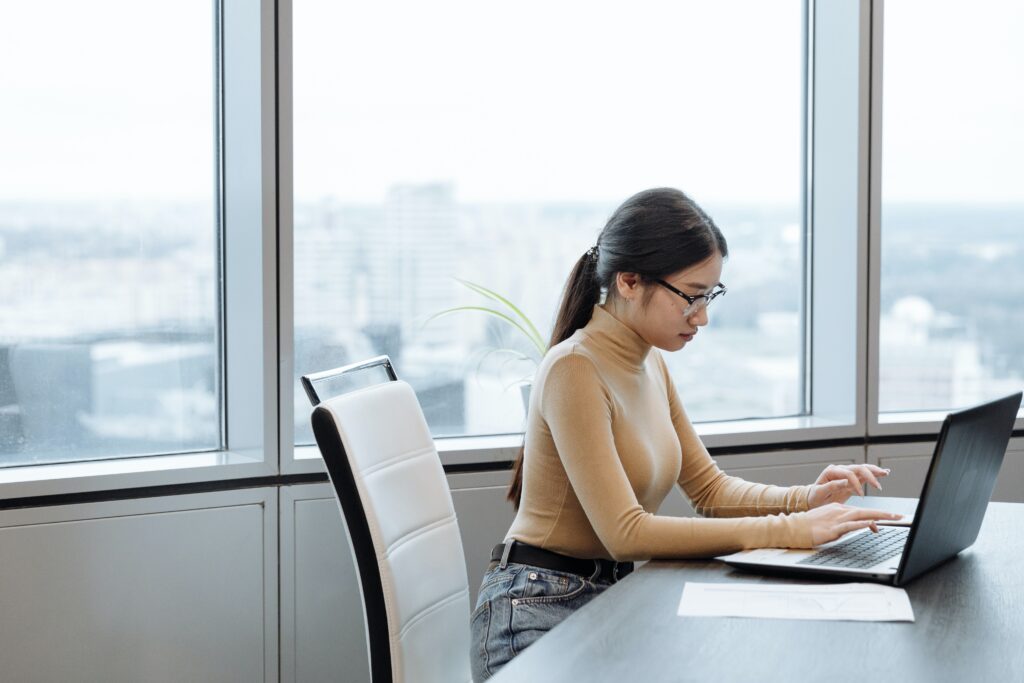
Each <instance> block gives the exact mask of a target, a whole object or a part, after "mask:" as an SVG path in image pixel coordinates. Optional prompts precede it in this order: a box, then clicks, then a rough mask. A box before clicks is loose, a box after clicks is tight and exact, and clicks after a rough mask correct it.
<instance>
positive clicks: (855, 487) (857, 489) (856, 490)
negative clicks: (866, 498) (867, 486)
mask: <svg viewBox="0 0 1024 683" xmlns="http://www.w3.org/2000/svg"><path fill="white" fill-rule="evenodd" d="M843 473H844V475H845V476H846V481H847V482H848V483H849V485H850V489H851V490H852V491H853V493H851V495H854V496H861V495H864V490H863V489H862V488H861V483H860V479H858V478H857V475H856V474H855V473H854V472H853V471H852V470H848V469H844V470H843Z"/></svg>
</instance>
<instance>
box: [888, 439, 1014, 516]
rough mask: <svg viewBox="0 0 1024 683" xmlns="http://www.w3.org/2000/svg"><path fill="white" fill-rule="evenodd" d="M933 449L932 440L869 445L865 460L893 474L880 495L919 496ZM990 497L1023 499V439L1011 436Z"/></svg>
mask: <svg viewBox="0 0 1024 683" xmlns="http://www.w3.org/2000/svg"><path fill="white" fill-rule="evenodd" d="M934 450H935V444H934V442H933V443H905V444H886V445H883V446H870V447H868V462H870V463H873V464H875V465H878V466H879V467H888V468H890V469H892V474H890V475H889V476H888V477H886V480H885V482H884V483H883V484H882V486H883V488H884V489H885V490H884V491H883V492H882V493H881V495H885V496H905V497H908V498H917V497H918V496H920V495H921V487H922V486H924V480H925V477H926V476H928V466H929V464H930V463H931V460H932V453H933V451H934ZM992 500H995V501H1001V502H1009V503H1024V439H1011V441H1010V445H1009V448H1008V449H1007V451H1006V457H1005V458H1004V459H1003V466H1002V468H1001V469H1000V470H999V478H998V479H997V480H996V488H995V491H993V492H992Z"/></svg>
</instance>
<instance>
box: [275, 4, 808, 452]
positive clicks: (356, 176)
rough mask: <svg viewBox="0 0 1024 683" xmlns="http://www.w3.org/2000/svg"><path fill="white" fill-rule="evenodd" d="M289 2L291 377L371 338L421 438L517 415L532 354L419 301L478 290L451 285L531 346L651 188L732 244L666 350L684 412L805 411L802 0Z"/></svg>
mask: <svg viewBox="0 0 1024 683" xmlns="http://www.w3.org/2000/svg"><path fill="white" fill-rule="evenodd" d="M293 11H294V51H293V54H294V121H295V126H294V168H295V173H294V177H295V213H294V250H295V257H294V259H295V260H294V265H295V268H294V270H295V283H294V292H295V376H296V378H297V377H298V376H300V375H302V374H305V373H308V372H313V371H317V370H323V369H326V368H329V367H334V366H338V365H342V364H344V363H348V362H353V361H355V360H360V359H362V358H365V357H368V356H371V355H373V354H376V353H387V354H389V355H390V356H391V357H392V359H393V360H394V361H395V364H396V368H397V370H398V373H399V376H400V377H403V378H404V379H406V380H408V381H409V382H410V383H411V384H412V385H413V387H414V388H415V389H416V390H417V393H418V395H419V398H420V402H421V404H422V406H423V409H424V412H425V413H426V416H427V419H428V422H429V423H430V425H431V428H432V430H433V432H434V434H435V436H459V435H467V434H474V435H477V434H496V433H513V432H518V431H521V429H522V422H523V415H524V409H523V398H522V392H521V390H520V386H521V385H522V383H523V380H524V378H528V377H530V376H531V375H532V372H533V368H534V363H535V359H536V358H537V357H538V356H539V350H537V349H535V348H534V347H533V346H531V345H530V344H529V343H528V341H527V340H526V339H525V338H524V336H523V335H521V334H518V333H517V332H516V331H515V330H514V329H513V328H512V327H511V326H509V325H507V324H505V323H503V322H502V321H501V320H499V319H498V318H496V317H494V316H489V315H486V314H482V313H479V312H469V311H467V312H460V313H453V314H450V315H445V316H442V317H438V318H433V319H432V316H433V315H435V314H437V313H439V312H441V311H444V310H447V309H450V308H453V307H458V306H486V305H492V304H493V302H492V301H489V300H488V299H487V298H485V297H483V296H481V295H480V294H479V293H477V292H474V291H473V289H472V288H471V287H468V286H465V285H463V284H460V282H459V281H458V280H463V281H465V282H469V283H474V284H477V285H480V286H483V287H486V288H487V289H489V290H492V291H494V292H496V293H499V294H501V295H502V296H504V297H506V298H507V299H508V300H510V301H511V302H513V303H514V304H515V305H516V306H517V307H519V308H520V309H521V310H522V311H523V312H524V313H525V314H526V315H527V316H528V317H529V318H530V319H531V320H532V321H533V322H534V323H535V325H536V327H537V328H539V330H540V337H541V338H542V339H543V340H544V341H545V342H546V340H547V334H548V332H549V330H550V327H551V324H552V322H553V315H554V312H555V309H556V306H557V304H558V300H559V297H560V293H561V287H562V285H563V283H564V280H565V278H566V276H567V275H568V273H569V270H570V268H571V266H572V264H573V263H574V262H575V260H576V259H577V258H578V257H579V256H580V255H581V254H582V253H583V252H584V251H585V250H586V249H587V248H588V247H590V246H591V245H592V244H593V243H594V240H595V238H596V236H597V234H598V232H599V231H600V229H601V228H602V226H603V225H604V222H605V221H606V219H607V217H608V215H609V214H610V213H611V211H612V210H613V209H614V207H615V206H616V205H617V204H618V203H620V202H621V201H623V200H624V199H626V198H627V197H628V196H629V195H630V194H632V193H633V192H636V191H639V190H641V189H644V188H647V187H655V186H661V185H670V186H675V187H679V188H681V189H683V190H684V191H686V192H687V193H689V194H690V195H691V196H692V197H694V198H695V199H696V200H697V201H698V203H700V204H701V205H702V206H703V207H704V208H705V209H706V210H708V211H709V213H710V214H711V215H712V216H713V217H714V218H715V220H716V222H717V223H718V224H719V226H720V227H721V228H722V229H723V231H724V232H725V234H726V237H727V239H728V240H729V242H730V250H731V258H730V261H729V263H728V264H727V265H726V270H725V275H724V279H725V281H726V283H727V284H728V285H729V295H728V296H727V297H726V298H725V299H724V300H723V301H722V302H721V304H718V303H716V306H715V307H714V309H713V310H712V324H711V325H710V326H709V329H708V330H707V331H706V332H702V335H701V337H700V338H699V341H698V343H697V344H696V345H694V346H692V348H688V349H687V350H686V351H685V352H683V353H679V354H670V355H667V359H668V360H669V362H670V365H671V367H672V369H673V372H674V374H675V376H676V378H677V382H678V384H679V386H680V390H681V392H682V394H683V397H684V400H685V402H686V404H687V408H688V410H689V412H690V414H691V415H692V416H693V417H694V418H695V419H701V420H718V419H728V418H741V417H752V416H754V417H766V416H781V415H792V414H800V413H802V412H803V411H804V410H805V406H804V398H803V394H802V391H801V385H802V383H803V379H802V377H801V367H802V362H801V356H802V345H801V339H802V336H803V324H802V313H801V303H800V302H801V300H802V296H803V289H802V287H803V284H802V283H803V275H802V270H801V264H802V257H801V255H802V250H803V239H802V235H803V230H802V227H801V226H802V210H801V196H802V195H801V191H802V181H801V157H802V144H801V142H802V140H801V136H802V130H801V112H802V106H803V102H802V93H801V87H802V80H801V79H802V35H801V21H802V12H803V4H802V3H801V2H799V1H798V0H791V1H788V2H785V3H758V2H728V3H699V4H698V3H686V4H684V5H680V4H676V3H658V2H644V3H641V4H636V3H634V4H633V5H630V6H629V7H628V8H625V7H624V6H620V7H612V8H609V7H605V6H599V5H594V4H593V3H583V2H577V3H557V4H555V5H552V4H551V3H542V2H528V3H526V4H519V5H516V7H515V10H514V11H511V12H510V11H508V8H507V7H498V6H492V5H487V4H486V3H484V4H481V3H474V2H459V1H453V0H445V1H444V2H441V3H430V4H429V5H424V4H423V3H415V2H395V1H391V2H380V3H356V2H347V3H336V2H327V1H326V0H301V1H300V2H296V3H295V6H294V10H293ZM738 17H742V21H737V18H738ZM566 36H571V41H569V40H567V39H566ZM570 45H571V49H570V47H569V46H570ZM456 278H458V280H457V279H456ZM295 397H296V400H295V434H296V440H297V441H298V442H300V443H302V442H309V441H310V440H311V437H310V430H309V426H308V414H309V409H308V406H307V405H306V403H305V397H304V396H303V394H302V392H301V390H299V389H298V385H297V384H296V391H295Z"/></svg>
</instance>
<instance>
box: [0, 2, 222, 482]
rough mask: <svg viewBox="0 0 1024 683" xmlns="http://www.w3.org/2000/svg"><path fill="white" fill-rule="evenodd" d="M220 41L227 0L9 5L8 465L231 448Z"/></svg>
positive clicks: (0, 226)
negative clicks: (222, 3) (225, 424)
mask: <svg viewBox="0 0 1024 683" xmlns="http://www.w3.org/2000/svg"><path fill="white" fill-rule="evenodd" d="M43 27H45V30H43ZM214 46H215V41H214V14H213V8H212V5H211V4H210V3H209V2H195V1H191V2H182V3H163V4H160V3H156V4H154V3H136V2H129V1H127V0H121V1H115V0H108V1H105V2H101V3H79V2H72V1H70V0H63V1H50V2H45V3H8V4H6V5H5V6H4V9H3V20H2V21H0V63H3V64H5V65H6V66H5V68H4V69H3V70H0V92H3V99H4V105H3V107H0V149H3V150H4V151H3V156H2V157H0V291H2V292H3V297H0V321H2V323H0V465H12V464H27V463H44V462H68V461H74V460H85V459H94V458H106V457H117V456H127V455H143V454H153V453H173V452H183V451H196V450H206V449H217V448H219V447H220V446H221V427H220V424H221V410H220V389H219V384H220V373H221V365H220V360H219V352H218V346H219V344H218V336H219V325H218V304H217V302H218V287H219V286H218V282H219V275H218V269H217V267H216V264H217V261H216V258H217V251H218V247H217V221H216V214H217V212H216V199H215V198H216V192H215V182H216V173H215V161H216V145H215V125H214V122H215V98H214V92H215V88H214V85H215V83H214V81H215V79H214V64H215V60H214Z"/></svg>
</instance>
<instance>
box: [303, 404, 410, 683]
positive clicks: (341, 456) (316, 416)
mask: <svg viewBox="0 0 1024 683" xmlns="http://www.w3.org/2000/svg"><path fill="white" fill-rule="evenodd" d="M313 434H314V435H315V436H316V443H317V446H319V447H320V453H321V454H322V455H323V458H324V463H325V464H326V465H327V476H328V477H329V478H330V480H331V484H332V485H333V486H334V491H335V494H336V496H337V498H338V501H339V503H340V504H341V510H342V513H343V515H342V516H343V517H344V518H345V525H346V526H347V527H348V533H349V537H350V539H351V541H352V551H353V552H354V553H355V556H356V566H357V567H358V569H359V584H360V587H361V588H362V591H363V605H364V606H365V609H366V630H367V633H368V634H369V642H370V679H371V680H372V681H373V683H391V681H392V674H391V635H390V631H389V630H388V614H387V608H386V606H385V603H384V584H383V582H382V581H381V576H380V566H379V565H378V564H377V552H376V550H375V548H374V546H373V538H372V537H371V536H370V525H369V522H368V521H367V519H366V512H365V510H364V509H363V502H362V499H361V498H360V496H359V490H358V489H357V488H356V482H355V477H354V476H353V475H352V466H351V464H350V463H349V461H348V455H347V454H346V453H345V446H344V445H343V444H342V443H341V436H340V435H339V434H338V427H337V424H336V423H335V421H334V415H333V414H332V413H331V411H330V410H328V409H327V408H324V407H323V406H318V407H317V408H316V409H315V410H313Z"/></svg>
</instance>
